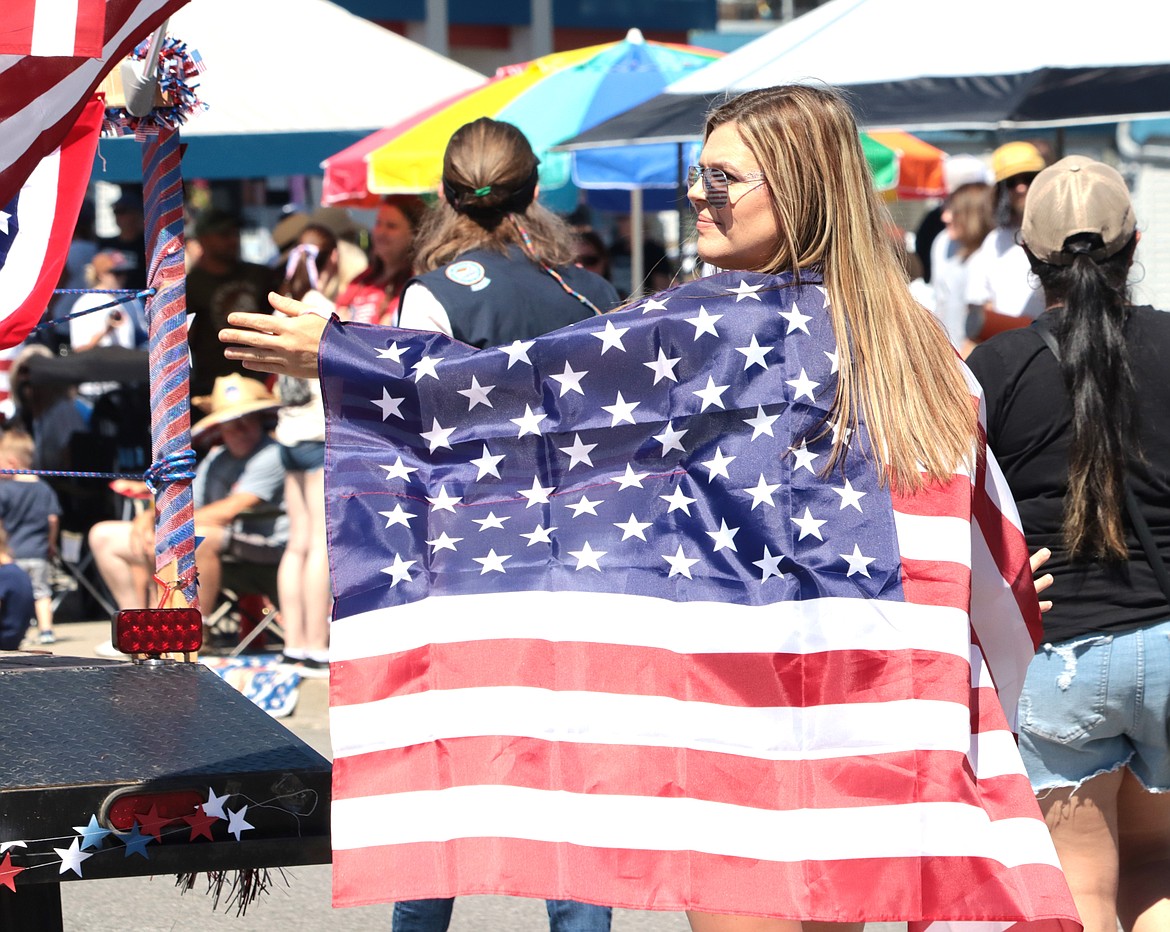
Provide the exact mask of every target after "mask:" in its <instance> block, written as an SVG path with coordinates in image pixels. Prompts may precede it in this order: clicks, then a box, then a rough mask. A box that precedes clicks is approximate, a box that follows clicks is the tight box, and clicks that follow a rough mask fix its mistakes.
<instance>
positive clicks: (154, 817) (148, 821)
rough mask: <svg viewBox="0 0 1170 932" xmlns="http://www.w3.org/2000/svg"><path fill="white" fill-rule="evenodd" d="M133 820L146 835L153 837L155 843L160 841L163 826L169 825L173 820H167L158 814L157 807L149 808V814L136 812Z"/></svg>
mask: <svg viewBox="0 0 1170 932" xmlns="http://www.w3.org/2000/svg"><path fill="white" fill-rule="evenodd" d="M134 818H135V819H136V820H137V821H138V824H139V825H141V826H142V831H143V833H144V834H146V835H153V836H154V839H155V841H162V830H163V827H164V826H167V825H170V823H172V822H174V821H175V820H174V819H168V818H167V817H166V816H160V815H159V814H158V806H157V805H154V806H151V807H150V812H146V813H143V812H136V813H134Z"/></svg>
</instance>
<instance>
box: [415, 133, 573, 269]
mask: <svg viewBox="0 0 1170 932" xmlns="http://www.w3.org/2000/svg"><path fill="white" fill-rule="evenodd" d="M538 164H539V160H538V159H537V158H536V155H535V153H533V151H532V146H531V145H530V144H529V142H528V139H527V138H526V137H525V136H524V134H523V133H522V132H520V130H519V129H517V128H516V127H515V126H513V125H512V124H511V123H503V122H500V121H498V120H492V119H490V118H488V117H481V118H480V119H478V120H475V121H473V122H471V123H467V124H465V125H464V126H461V127H460V128H459V129H457V130H456V131H455V132H454V134H452V136H451V141H450V142H449V143H448V144H447V150H446V152H445V153H444V155H443V195H444V199H443V202H442V203H440V204H439V205H438V207H437V208H436V209H435V210H433V211H431V212H430V214H429V216H428V217H427V218H426V220H425V221H424V223H423V227H422V229H421V231H420V232H419V244H418V252H417V256H416V258H415V272H416V273H418V274H422V273H424V272H430V271H433V270H434V269H437V268H440V267H441V266H444V265H446V264H447V263H448V262H450V261H451V260H452V259H455V258H456V257H457V256H460V255H462V254H463V253H465V252H469V251H470V250H472V249H491V250H494V251H495V252H499V253H501V254H502V253H506V252H507V251H508V247H509V246H519V247H520V248H521V249H522V250H524V252H525V254H527V255H528V256H529V257H530V258H531V259H533V260H534V261H536V262H544V263H545V264H547V265H550V266H558V265H568V264H569V263H570V262H572V261H573V256H574V255H575V250H574V248H573V232H572V230H571V229H570V227H569V225H568V224H567V223H565V222H564V221H563V220H561V219H560V218H559V217H557V216H556V215H555V214H553V213H552V212H551V211H549V210H547V209H546V208H544V207H541V206H540V204H539V203H537V201H536V199H535V195H534V190H535V185H536V167H537V165H538ZM521 231H524V232H525V233H527V234H528V243H525V240H524V235H523V233H522V232H521Z"/></svg>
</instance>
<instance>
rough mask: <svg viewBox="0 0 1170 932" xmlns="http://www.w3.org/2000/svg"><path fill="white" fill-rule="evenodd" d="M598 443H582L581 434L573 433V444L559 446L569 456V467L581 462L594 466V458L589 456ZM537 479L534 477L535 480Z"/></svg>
mask: <svg viewBox="0 0 1170 932" xmlns="http://www.w3.org/2000/svg"><path fill="white" fill-rule="evenodd" d="M596 446H597V444H596V443H582V442H581V435H580V434H573V445H572V446H568V447H557V449H558V450H560V451H561V452H562V453H564V454H566V455H567V456H568V457H569V469H572V468H573V467H574V466H576V465H578V464H579V463H584V464H585V465H586V466H592V465H593V460H591V459H590V458H589V454H590V453H592V452H593V449H594V447H596ZM535 481H536V480H535V479H534V480H533V482H535Z"/></svg>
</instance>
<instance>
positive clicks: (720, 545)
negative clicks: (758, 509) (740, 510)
mask: <svg viewBox="0 0 1170 932" xmlns="http://www.w3.org/2000/svg"><path fill="white" fill-rule="evenodd" d="M738 533H739V528H737V527H732V528H729V527H728V526H727V521H725V520H721V521H720V522H719V530H718V531H707V536H708V537H710V538H711V540H712V541H714V543H715V553H718V552H719V551H720V550H723V549H724V548H726V549H728V550H732V551H735V552H737V553H738V552H739V548H737V547H736V546H735V535H736V534H738Z"/></svg>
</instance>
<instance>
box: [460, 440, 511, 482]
mask: <svg viewBox="0 0 1170 932" xmlns="http://www.w3.org/2000/svg"><path fill="white" fill-rule="evenodd" d="M503 461H504V454H503V453H498V454H493V453H492V451H491V450H489V449H488V446H487V444H486V443H485V444H484V445H483V453H482V454H481V455H480V456H478V457H476V458H475V459H473V460H469V461H468V462H470V463H471V465H472V466H474V467H475V468H476V469H477V470H478V473H477V475H476V477H475V478H476V479H482V478H483V477H484V476H495V477H496V478H497V479H499V478H500V471H499V470H498V469H497V468H496V467H497V466H499V465H500V463H502V462H503Z"/></svg>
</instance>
